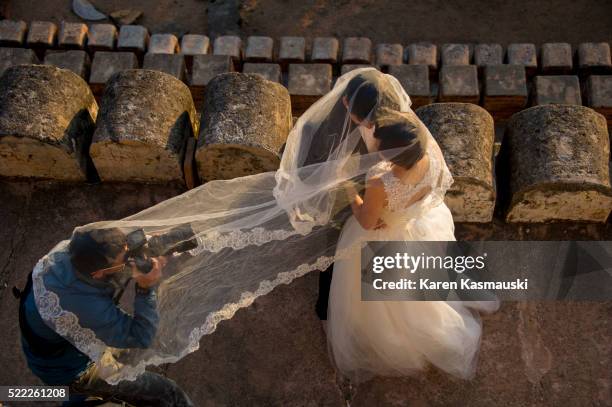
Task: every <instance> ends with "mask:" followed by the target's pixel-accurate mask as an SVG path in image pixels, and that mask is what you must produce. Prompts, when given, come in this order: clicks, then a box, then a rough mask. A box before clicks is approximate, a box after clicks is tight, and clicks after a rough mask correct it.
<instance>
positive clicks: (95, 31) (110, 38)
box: [87, 24, 117, 53]
mask: <svg viewBox="0 0 612 407" xmlns="http://www.w3.org/2000/svg"><path fill="white" fill-rule="evenodd" d="M116 45H117V28H116V27H115V26H114V25H113V24H92V25H91V26H90V27H89V35H88V36H87V49H88V50H89V52H92V53H93V52H96V51H112V50H114V49H115V46H116Z"/></svg>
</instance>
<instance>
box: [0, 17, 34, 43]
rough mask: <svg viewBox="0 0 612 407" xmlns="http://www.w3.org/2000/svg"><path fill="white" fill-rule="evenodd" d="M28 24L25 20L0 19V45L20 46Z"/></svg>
mask: <svg viewBox="0 0 612 407" xmlns="http://www.w3.org/2000/svg"><path fill="white" fill-rule="evenodd" d="M27 30H28V26H27V24H26V23H25V21H21V20H19V21H14V20H0V46H3V47H20V46H22V45H23V42H24V41H25V38H26V31H27Z"/></svg>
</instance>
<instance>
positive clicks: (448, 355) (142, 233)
mask: <svg viewBox="0 0 612 407" xmlns="http://www.w3.org/2000/svg"><path fill="white" fill-rule="evenodd" d="M366 76H367V77H374V78H378V79H376V82H377V89H378V90H379V91H376V92H373V93H370V94H371V95H372V100H371V101H370V102H371V103H370V104H363V103H361V102H357V101H358V99H359V98H358V97H356V96H357V95H358V94H359V93H360V89H363V86H367V85H364V84H368V83H370V84H371V82H369V81H367V80H366V81H364V80H360V81H358V82H359V84H358V86H353V85H354V84H355V81H354V79H360V77H361V79H363V77H366ZM349 85H350V86H349ZM390 95H391V96H392V97H390ZM363 106H368V107H367V109H366V110H364V109H363ZM339 112H341V113H339ZM333 115H339V116H337V117H338V118H339V119H338V123H337V124H336V125H333V126H332V125H329V124H330V120H328V119H330V118H331V117H332V116H333ZM333 117H336V116H333ZM334 121H335V119H334ZM363 144H365V145H366V146H367V147H368V148H367V149H366V151H363V148H360V145H361V146H362V145H363ZM322 146H323V147H322ZM315 150H316V152H315ZM313 152H315V153H314V154H313ZM322 152H323V154H322ZM312 157H315V158H316V159H315V160H314V161H315V162H312V160H311V158H312ZM321 157H323V158H321ZM307 160H308V162H307ZM364 178H367V182H366V186H365V190H364V189H363V187H362V186H360V185H361V184H362V182H361V181H363V179H364ZM452 182H453V180H452V176H451V174H450V172H449V170H448V168H447V167H446V164H445V162H444V157H443V155H442V153H441V151H440V148H439V146H438V145H437V143H436V141H435V139H434V138H433V137H432V136H431V134H430V133H429V131H428V130H427V129H426V128H425V126H424V125H422V123H421V122H420V121H419V120H418V118H417V117H416V115H415V114H414V112H412V110H411V109H410V98H409V97H408V95H406V93H405V91H404V90H403V88H402V87H401V85H400V84H399V82H398V81H397V80H396V79H395V78H393V77H392V76H389V75H386V74H382V73H379V72H377V71H375V70H373V69H372V68H365V69H359V70H355V71H351V72H349V73H347V74H345V75H343V76H342V77H340V78H338V80H337V82H336V84H335V86H334V88H333V89H332V91H331V92H329V93H328V94H327V95H325V96H324V97H323V98H321V99H320V100H319V101H317V102H316V103H315V104H314V105H313V106H312V107H311V108H309V109H308V110H307V111H306V112H305V113H304V114H303V115H302V117H300V119H298V121H297V123H296V124H295V126H294V128H293V129H292V131H291V133H290V134H289V136H288V139H287V143H286V146H285V149H284V152H283V157H282V161H281V165H280V168H279V169H278V170H277V171H272V172H266V173H262V174H257V175H251V176H246V177H240V178H236V179H232V180H218V181H211V182H208V183H206V184H204V185H202V186H200V187H198V188H195V189H192V190H190V191H187V192H186V193H184V194H182V195H179V196H177V197H174V198H172V199H169V200H167V201H164V202H161V203H159V204H157V205H155V206H153V207H151V208H148V209H146V210H144V211H142V212H139V213H137V214H135V215H132V216H129V217H127V218H125V219H121V220H113V221H103V222H96V223H92V224H89V225H85V226H82V227H79V228H76V229H75V231H74V233H73V236H76V235H79V234H82V233H84V232H88V231H96V230H100V231H103V230H112V231H117V230H119V231H121V232H122V233H123V234H124V235H125V236H126V242H125V245H127V246H129V244H128V243H130V242H129V241H128V240H127V239H128V238H127V236H134V233H135V234H136V236H139V238H138V241H141V242H142V241H145V242H146V241H148V240H149V239H150V237H151V236H161V237H160V238H159V239H157V242H165V241H167V240H168V239H166V238H165V237H164V236H172V239H171V240H172V245H173V247H183V249H176V250H175V251H179V252H180V253H174V254H173V255H172V259H171V261H169V262H168V264H167V265H166V266H165V267H164V269H163V273H162V275H161V277H160V280H159V285H158V286H157V288H156V295H157V311H158V314H159V320H158V324H157V328H156V332H155V334H154V336H153V338H152V340H151V343H150V344H149V346H147V347H146V348H141V347H131V348H124V349H117V348H114V347H113V346H111V345H110V344H108V343H106V342H105V338H104V337H103V336H100V335H98V333H97V332H98V331H97V329H96V326H95V325H94V324H95V323H96V321H95V320H79V318H78V317H77V316H76V315H77V314H78V312H79V310H76V309H71V308H70V306H69V303H65V302H64V301H62V299H61V298H58V295H60V291H57V290H58V288H57V286H56V285H54V284H51V282H56V283H57V282H61V281H63V280H62V276H61V275H55V274H56V273H57V267H54V261H56V259H57V258H60V257H62V256H57V254H60V253H64V252H66V251H67V250H68V246H69V241H68V240H65V241H62V242H60V243H59V244H58V245H57V246H56V247H55V248H54V249H53V250H52V251H51V252H50V253H49V254H48V255H46V256H44V257H43V258H42V259H41V260H40V261H39V262H38V264H37V265H36V267H35V269H34V271H33V274H32V281H33V289H34V297H35V303H36V307H37V308H38V310H39V312H40V315H41V317H42V318H43V320H44V322H45V324H46V325H48V326H49V327H51V328H52V329H53V330H54V331H55V332H57V333H58V334H59V335H61V336H62V337H63V338H65V339H66V340H67V341H69V342H70V343H71V344H73V345H74V346H75V347H76V348H77V349H78V350H79V351H80V352H82V353H83V354H85V355H87V356H88V357H89V358H90V359H91V360H92V361H93V362H94V363H95V364H96V365H97V366H98V367H99V369H98V370H99V372H100V378H102V379H104V380H105V381H106V382H108V383H110V384H117V383H119V382H120V381H122V380H134V379H136V378H137V377H138V376H139V375H141V374H143V372H145V368H146V367H147V366H151V365H161V364H166V363H174V362H176V361H178V360H180V359H181V358H183V357H185V356H186V355H188V354H189V353H191V352H194V351H196V350H197V349H198V347H199V341H200V338H201V337H202V336H204V335H209V334H213V333H214V331H215V330H216V328H217V325H218V324H219V323H221V322H222V321H224V320H227V319H230V318H232V317H233V316H234V314H235V313H236V312H237V311H238V310H240V309H241V308H245V307H248V306H250V305H251V304H252V303H253V302H254V301H255V300H256V299H257V298H258V297H260V296H262V295H265V294H267V293H269V292H270V291H272V290H273V289H274V288H275V287H277V286H279V285H280V284H289V283H290V282H292V281H293V280H295V279H296V278H298V277H301V276H303V275H305V274H307V273H309V272H312V271H314V270H325V269H326V268H328V267H329V266H330V265H331V264H333V263H335V266H334V269H335V270H336V271H335V273H336V275H334V278H333V280H332V289H331V291H332V292H331V297H330V301H329V305H330V308H329V317H330V320H329V343H330V349H331V350H332V354H333V359H334V362H335V364H336V366H337V367H338V368H339V370H340V371H341V372H342V373H344V374H346V375H347V376H353V377H354V378H356V379H359V378H360V377H365V375H366V374H383V375H387V374H407V373H410V372H411V371H413V370H415V369H420V368H423V367H424V366H425V365H426V363H427V362H430V363H432V364H434V365H436V366H438V367H440V368H441V369H444V370H446V371H448V372H449V373H451V374H455V375H458V376H460V377H469V375H470V374H471V373H472V371H473V362H474V359H475V355H476V351H477V348H478V344H479V338H480V325H479V319H478V316H477V314H476V313H473V314H472V311H469V310H468V309H467V307H466V304H464V303H461V302H409V301H406V302H378V303H377V302H369V303H365V302H361V301H360V297H359V292H360V290H359V287H358V284H359V282H358V281H359V280H358V277H357V276H358V274H359V267H358V261H357V259H358V250H359V248H358V246H359V245H360V242H361V241H363V240H368V239H372V240H374V239H377V240H454V236H453V229H454V226H453V220H452V217H451V214H450V212H449V210H448V208H447V207H446V206H445V205H444V196H445V193H446V190H447V189H448V188H449V187H450V185H451V184H452ZM350 185H353V187H351V186H350ZM346 190H348V192H349V193H348V195H347V194H346ZM360 192H361V193H362V195H363V198H362V197H361V195H359V193H360ZM345 197H347V198H348V199H349V200H350V202H347V201H346V200H345V199H344V198H345ZM347 203H350V206H351V207H352V212H353V215H352V217H350V219H349V220H348V221H346V223H345V220H346V216H345V215H347V212H348V215H350V213H351V211H350V210H348V211H347V210H345V208H346V206H347ZM340 228H341V229H342V233H341V237H340V239H339V240H338V238H337V236H338V230H339V229H340ZM177 230H179V231H181V233H179V234H177V232H176V231H177ZM187 231H188V232H189V233H186V232H187ZM114 234H116V233H114ZM90 235H96V236H104V235H105V233H90ZM177 236H179V239H178V241H177ZM145 237H146V239H145ZM181 239H182V240H181ZM183 243H184V244H183ZM158 245H159V244H158ZM185 248H188V250H187V249H185ZM163 249H164V250H166V249H167V248H166V247H163ZM122 264H123V266H122ZM121 267H124V268H125V267H126V263H125V262H124V263H121V264H118V265H114V268H116V269H121ZM122 281H123V280H122ZM128 281H129V280H128ZM124 289H125V285H124V283H123V282H122V283H121V285H120V290H118V291H117V292H113V293H109V296H112V298H113V299H116V302H117V304H119V306H121V307H124V309H125V310H126V311H129V310H130V306H131V304H132V303H133V299H132V301H131V302H130V301H129V298H124V296H122V294H123V292H124V291H125V292H131V291H130V290H124Z"/></svg>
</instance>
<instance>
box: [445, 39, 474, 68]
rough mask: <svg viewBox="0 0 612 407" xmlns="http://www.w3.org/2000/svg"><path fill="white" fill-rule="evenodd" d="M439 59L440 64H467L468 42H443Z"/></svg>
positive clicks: (468, 56)
mask: <svg viewBox="0 0 612 407" xmlns="http://www.w3.org/2000/svg"><path fill="white" fill-rule="evenodd" d="M441 59H442V66H454V65H469V64H470V60H471V53H470V46H469V45H468V44H443V45H442V50H441Z"/></svg>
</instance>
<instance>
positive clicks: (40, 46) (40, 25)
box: [26, 21, 57, 58]
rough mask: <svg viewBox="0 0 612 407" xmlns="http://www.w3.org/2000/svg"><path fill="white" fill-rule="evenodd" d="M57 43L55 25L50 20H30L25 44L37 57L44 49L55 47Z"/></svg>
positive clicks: (41, 54)
mask: <svg viewBox="0 0 612 407" xmlns="http://www.w3.org/2000/svg"><path fill="white" fill-rule="evenodd" d="M56 43H57V25H55V24H54V23H52V22H50V21H32V22H31V23H30V29H29V30H28V36H27V38H26V44H27V46H28V48H31V49H33V50H34V51H35V52H36V53H37V55H38V57H39V58H41V57H42V56H43V55H44V51H45V50H47V49H49V48H53V47H55V44H56Z"/></svg>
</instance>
